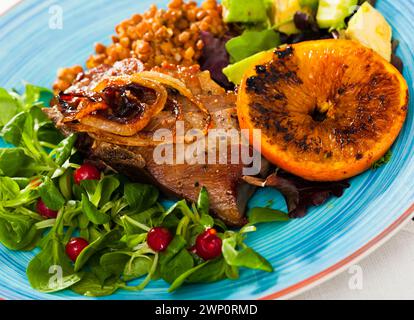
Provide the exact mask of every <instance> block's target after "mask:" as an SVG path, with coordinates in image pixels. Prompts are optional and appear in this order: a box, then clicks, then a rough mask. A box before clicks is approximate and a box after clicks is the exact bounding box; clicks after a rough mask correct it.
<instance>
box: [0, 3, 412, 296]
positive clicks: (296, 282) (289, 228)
mask: <svg viewBox="0 0 414 320" xmlns="http://www.w3.org/2000/svg"><path fill="white" fill-rule="evenodd" d="M40 2H41V4H39V3H40ZM153 2H154V3H155V4H157V5H159V6H165V5H166V3H167V0H152V1H151V0H140V1H137V0H118V1H111V0H100V1H81V0H70V1H69V0H64V1H63V0H61V1H54V0H45V1H36V0H26V1H23V2H22V3H20V4H19V5H17V6H16V7H14V8H13V9H11V10H10V11H9V12H7V13H6V14H5V15H4V16H2V17H0V43H1V46H0V61H1V67H0V86H1V87H6V88H21V87H22V85H21V83H22V80H26V81H28V82H30V83H34V84H37V85H42V86H50V85H51V83H52V82H53V80H54V77H55V74H56V70H57V69H58V68H59V67H62V66H71V65H75V64H79V63H82V62H83V61H86V58H87V57H88V55H89V54H90V53H91V52H92V50H93V49H92V48H93V44H94V42H97V41H100V42H109V41H110V40H109V36H110V35H111V34H113V32H114V27H115V25H116V24H117V23H119V22H120V21H121V20H123V19H125V18H128V17H130V16H131V15H132V14H134V13H136V12H143V11H145V10H146V9H147V8H148V7H149V5H150V4H151V3H153ZM56 3H58V4H59V5H60V6H61V7H62V9H63V18H64V20H63V29H61V30H53V29H50V28H49V19H50V17H51V16H50V13H49V9H50V7H51V6H52V5H54V4H56ZM377 7H378V8H379V10H380V11H381V12H382V13H383V14H384V15H385V16H386V18H387V19H388V21H390V22H391V24H392V26H393V29H394V37H395V38H396V39H398V40H400V42H401V45H400V48H399V51H398V54H399V56H400V57H401V58H402V60H403V61H404V63H405V72H404V76H405V78H406V79H407V81H408V84H409V87H410V93H411V97H414V92H413V79H412V75H413V74H414V62H413V56H412V52H414V35H413V32H412V30H414V0H404V1H392V0H379V1H378V6H377ZM412 100H413V99H411V101H410V106H411V107H412V106H414V104H413V103H412V102H413V101H412ZM413 139H414V128H413V109H412V108H410V110H409V113H408V119H407V122H406V124H405V127H404V130H403V131H402V133H401V135H400V136H399V138H398V141H397V142H396V144H395V145H394V147H393V157H392V160H391V162H390V163H389V164H387V165H386V166H384V167H382V168H381V169H379V170H376V171H368V172H366V173H365V174H363V175H361V176H359V177H357V178H355V179H353V180H352V185H351V188H350V189H348V190H347V191H346V193H345V195H344V196H343V197H342V198H340V199H331V201H329V203H327V204H326V205H324V206H322V207H319V208H315V209H313V210H311V212H310V214H309V215H308V216H307V217H306V218H304V219H301V220H294V221H291V222H288V223H285V224H276V223H275V224H267V225H260V226H259V228H258V231H257V232H256V233H255V234H251V235H250V237H249V244H250V245H251V246H252V247H254V248H255V249H256V250H258V251H259V252H260V253H261V254H262V255H264V256H265V257H266V258H267V259H268V260H269V261H270V262H271V263H272V265H273V266H274V268H275V270H276V271H275V272H274V273H264V272H256V271H249V270H248V271H243V272H242V273H241V277H240V279H239V280H237V281H230V280H225V281H221V282H218V283H214V284H207V285H188V286H185V287H184V288H182V289H180V290H178V292H176V293H173V294H169V293H167V292H166V289H167V284H166V283H165V282H163V281H156V282H152V283H151V285H150V286H149V287H148V288H147V289H145V290H144V291H143V292H135V293H131V292H125V291H119V292H118V293H117V294H116V295H114V296H111V297H109V298H115V299H256V298H279V297H287V296H289V295H292V294H296V293H298V292H299V291H300V290H303V289H305V288H307V287H309V286H310V285H312V284H315V283H317V282H319V281H321V280H322V279H326V278H327V277H329V276H333V275H334V274H335V273H337V272H339V271H340V270H341V269H343V268H344V267H346V266H347V265H348V264H349V263H351V262H353V261H355V259H359V258H361V257H362V256H363V255H366V254H367V253H368V252H370V251H372V250H373V249H374V248H376V247H378V246H379V245H380V244H382V243H383V242H384V241H385V240H386V239H387V238H388V237H390V236H391V234H392V233H393V232H395V231H396V230H397V229H398V227H400V226H401V225H402V224H403V223H404V222H405V221H407V220H408V219H409V218H410V216H411V212H412V211H413V210H414V205H413V203H414V144H413ZM269 199H276V201H275V202H274V203H275V206H276V207H278V208H282V209H283V208H284V201H283V199H282V198H281V196H280V195H279V194H278V193H277V192H276V191H273V190H261V191H260V192H258V193H257V194H256V195H255V196H254V197H253V199H252V200H251V202H250V205H252V206H253V205H254V206H257V205H264V204H265V203H266V202H267V201H268V200H269ZM32 257H33V253H30V252H29V253H22V252H11V251H8V250H7V249H5V248H4V247H1V248H0V265H1V268H0V297H1V298H5V299H68V298H79V296H77V295H75V294H74V293H72V292H70V291H65V292H60V293H57V294H53V295H49V294H43V293H38V292H36V291H34V290H32V289H31V288H30V286H29V283H28V281H27V278H26V275H25V269H26V266H27V264H28V262H29V260H30V259H31V258H32Z"/></svg>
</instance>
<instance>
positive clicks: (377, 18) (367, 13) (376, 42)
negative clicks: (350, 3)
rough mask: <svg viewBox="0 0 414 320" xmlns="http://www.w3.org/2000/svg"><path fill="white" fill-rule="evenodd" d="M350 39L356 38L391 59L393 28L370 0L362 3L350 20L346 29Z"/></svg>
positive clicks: (385, 57) (388, 59)
mask: <svg viewBox="0 0 414 320" xmlns="http://www.w3.org/2000/svg"><path fill="white" fill-rule="evenodd" d="M345 35H346V37H347V38H348V39H351V40H356V41H358V42H360V43H361V44H362V45H364V46H366V47H368V48H371V49H373V50H374V51H376V52H377V53H379V54H380V55H381V56H382V57H383V58H384V59H386V60H387V61H391V54H392V44H391V41H392V28H391V26H390V25H389V24H388V22H387V20H385V18H384V16H383V15H382V14H381V13H380V12H379V11H378V10H376V9H375V8H374V7H373V6H371V5H370V4H369V3H368V2H365V3H364V4H362V6H361V7H360V8H359V9H358V11H357V13H355V15H354V16H353V17H352V18H351V19H350V20H349V23H348V28H347V29H346V31H345Z"/></svg>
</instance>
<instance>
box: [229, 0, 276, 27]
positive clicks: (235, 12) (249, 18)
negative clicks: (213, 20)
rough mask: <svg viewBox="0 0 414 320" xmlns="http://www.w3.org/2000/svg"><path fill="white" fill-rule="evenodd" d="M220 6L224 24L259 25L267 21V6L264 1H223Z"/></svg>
mask: <svg viewBox="0 0 414 320" xmlns="http://www.w3.org/2000/svg"><path fill="white" fill-rule="evenodd" d="M266 1H267V0H266ZM222 4H223V20H224V22H226V23H231V22H234V23H261V22H266V21H268V17H267V10H268V5H267V2H265V0H254V1H252V0H223V1H222Z"/></svg>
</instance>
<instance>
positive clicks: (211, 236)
mask: <svg viewBox="0 0 414 320" xmlns="http://www.w3.org/2000/svg"><path fill="white" fill-rule="evenodd" d="M221 244H222V241H221V239H220V238H219V237H218V236H217V231H216V230H215V229H207V230H206V231H204V232H203V233H202V234H200V235H199V236H198V237H197V239H196V245H195V246H196V251H197V254H198V255H199V256H200V257H201V258H203V259H204V260H212V259H215V258H217V257H219V256H220V255H221Z"/></svg>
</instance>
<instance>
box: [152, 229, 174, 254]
mask: <svg viewBox="0 0 414 320" xmlns="http://www.w3.org/2000/svg"><path fill="white" fill-rule="evenodd" d="M172 238H173V236H172V235H171V233H170V231H168V229H166V228H161V227H156V228H152V229H151V230H150V231H149V232H148V235H147V243H148V246H149V247H150V248H151V249H152V250H154V251H156V252H160V251H164V250H165V249H167V247H168V245H169V244H170V242H171V240H172Z"/></svg>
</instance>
